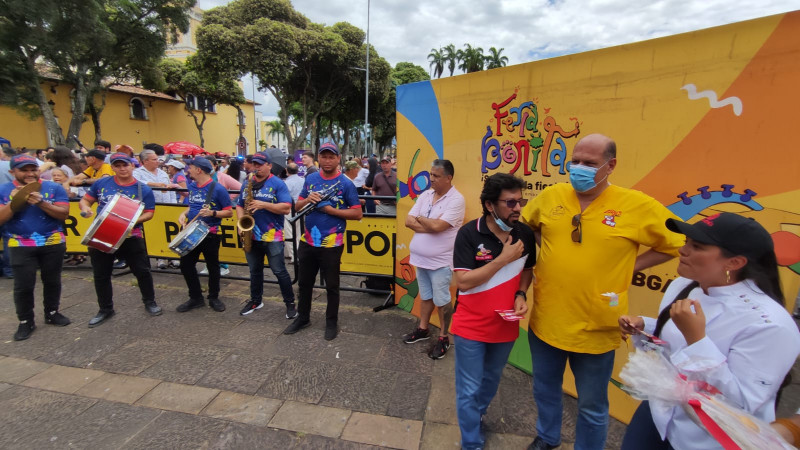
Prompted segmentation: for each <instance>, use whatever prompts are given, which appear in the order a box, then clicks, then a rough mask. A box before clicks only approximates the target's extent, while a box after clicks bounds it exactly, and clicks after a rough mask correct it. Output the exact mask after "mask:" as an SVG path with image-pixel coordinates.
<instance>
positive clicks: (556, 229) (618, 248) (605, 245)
mask: <svg viewBox="0 0 800 450" xmlns="http://www.w3.org/2000/svg"><path fill="white" fill-rule="evenodd" d="M579 213H581V208H580V204H579V203H578V197H577V195H576V194H575V191H574V190H573V189H572V186H571V185H570V184H569V183H559V184H556V185H553V186H550V187H548V188H546V189H545V190H544V191H542V193H540V194H539V195H538V196H537V197H535V198H534V199H533V200H532V201H531V202H529V203H528V205H527V206H526V207H525V208H524V209H523V210H522V220H523V221H525V222H526V223H527V224H528V225H529V226H530V227H531V228H533V229H534V230H535V231H539V232H540V233H541V249H540V251H539V258H538V260H537V262H536V266H535V267H534V274H535V281H534V285H533V292H534V300H533V309H532V311H531V315H530V328H531V330H532V331H533V333H534V334H536V336H537V337H539V339H541V340H543V341H544V342H546V343H548V344H550V345H551V346H553V347H557V348H560V349H562V350H566V351H573V352H580V353H592V354H599V353H605V352H608V351H610V350H613V349H615V348H617V347H618V346H619V343H620V334H619V326H618V324H617V319H618V318H619V316H621V315H623V314H627V312H628V287H629V286H630V284H631V279H632V277H633V266H634V262H635V261H636V256H637V255H638V253H639V246H640V245H641V246H645V247H650V248H652V249H654V250H656V251H658V252H661V253H667V254H670V255H673V256H677V255H678V249H679V248H680V247H681V246H682V245H683V243H684V241H685V238H684V236H683V235H681V234H677V233H673V232H671V231H669V230H667V228H666V226H665V225H664V222H665V221H666V220H667V219H668V218H671V217H672V218H675V215H673V214H672V213H671V212H670V211H669V210H668V209H667V208H666V207H664V206H663V205H662V204H661V203H659V202H657V201H656V200H655V199H653V198H651V197H649V196H647V195H646V194H644V193H642V192H639V191H635V190H632V189H625V188H621V187H618V186H613V185H611V186H609V187H608V188H606V190H605V191H603V193H602V194H600V196H599V197H597V198H596V199H595V200H594V201H593V202H592V203H591V204H590V205H589V206H588V207H587V208H586V210H585V211H583V213H582V214H581V226H582V229H583V240H582V242H581V243H576V242H572V238H571V234H572V230H574V229H575V227H573V226H572V218H573V217H574V216H575V215H576V214H579ZM604 293H613V294H616V297H615V296H610V297H609V296H604V295H602V294H604Z"/></svg>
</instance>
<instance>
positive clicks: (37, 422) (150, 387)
mask: <svg viewBox="0 0 800 450" xmlns="http://www.w3.org/2000/svg"><path fill="white" fill-rule="evenodd" d="M86 266H87V267H88V264H87V265H86ZM232 270H233V273H234V274H238V275H242V276H244V275H246V269H245V268H242V267H232ZM154 277H155V283H156V292H157V300H158V303H159V304H160V305H161V306H162V307H163V308H164V311H165V312H164V314H163V315H162V316H158V317H149V316H148V315H147V313H146V312H145V310H144V308H143V307H142V303H141V300H140V297H139V292H138V289H137V287H136V284H135V279H134V278H133V277H132V276H131V275H123V276H119V277H116V278H115V279H114V281H113V284H114V296H115V298H114V301H115V310H116V312H117V314H116V315H115V316H114V317H113V318H111V319H110V320H109V321H108V322H107V323H105V324H103V325H101V326H99V327H97V328H93V329H89V328H88V327H87V322H88V320H89V319H90V318H91V317H92V316H93V315H94V314H95V313H96V312H97V303H96V297H95V295H94V289H93V285H92V280H91V271H89V270H86V269H85V268H83V269H81V268H79V269H67V270H65V272H64V280H63V281H64V282H63V285H64V287H63V292H62V303H61V305H62V307H61V311H62V312H63V313H64V314H65V315H66V316H67V317H69V318H70V319H71V320H72V322H73V323H72V324H71V325H69V326H67V327H64V328H59V327H54V326H49V325H45V324H44V320H43V319H42V310H41V300H40V299H41V289H40V288H37V307H36V315H37V329H36V331H35V332H34V334H33V335H32V336H31V338H30V339H29V340H27V341H22V342H14V341H13V340H12V339H11V337H12V335H13V333H14V331H16V327H17V321H16V317H15V314H14V306H13V301H12V298H11V297H12V295H11V292H12V288H13V282H12V281H11V280H8V279H0V292H5V293H6V294H4V295H3V297H4V298H5V299H6V300H5V301H3V302H0V423H2V426H0V448H4V449H15V448H25V449H30V448H37V449H40V448H92V449H105V448H125V449H133V448H143V449H144V448H147V449H152V448H170V449H178V448H231V449H246V448H275V449H289V448H292V449H293V448H309V449H311V448H330V449H339V448H342V449H370V448H402V449H417V448H421V449H440V448H441V449H448V448H453V449H456V448H458V442H459V432H458V426H457V420H456V411H455V400H454V391H455V389H454V375H453V356H452V352H451V354H448V355H447V356H446V357H445V358H444V359H442V360H439V361H433V360H431V359H430V358H428V357H427V355H426V351H427V348H428V345H430V344H429V343H430V342H431V341H426V342H423V343H418V344H414V345H406V344H404V343H403V342H402V341H401V340H400V336H402V335H403V334H404V333H406V332H409V331H410V330H411V329H413V327H414V325H415V323H416V322H415V318H414V317H412V316H411V315H409V314H407V313H405V312H404V311H400V310H396V309H390V310H386V311H382V312H379V313H374V312H372V307H374V306H377V305H379V304H380V303H381V302H382V298H380V297H375V296H370V295H367V294H362V293H352V292H344V291H343V292H342V306H341V311H340V318H339V325H340V329H341V332H340V334H339V337H338V338H337V339H336V340H334V341H331V342H327V341H325V340H324V339H323V331H324V305H325V301H324V299H325V296H324V295H325V294H324V291H322V290H317V291H315V303H314V307H313V310H312V318H311V321H312V325H311V326H310V327H309V328H306V329H304V330H302V331H300V332H299V333H297V334H296V335H293V336H285V335H281V334H280V333H281V331H282V330H283V329H284V328H285V327H286V326H287V325H288V324H289V321H288V320H287V319H285V317H284V307H283V303H282V302H281V300H280V299H279V298H278V297H279V290H278V289H277V286H276V285H274V284H267V285H266V286H265V297H266V298H265V306H264V307H263V308H262V309H260V310H258V311H255V312H254V313H252V314H250V315H249V316H246V317H242V316H240V315H239V310H240V309H241V307H242V306H243V304H244V302H246V300H247V299H248V293H249V288H248V284H247V282H246V281H237V280H223V282H222V293H223V295H222V297H221V299H222V300H223V301H224V302H225V304H226V305H227V310H226V311H225V312H223V313H216V312H214V311H213V310H211V309H210V308H203V309H198V310H193V311H190V312H187V313H177V312H175V307H176V306H178V304H180V303H182V302H183V301H185V300H186V288H185V285H184V282H183V279H182V277H181V276H180V274H178V273H175V274H167V273H158V274H154ZM357 281H358V280H356V279H349V278H347V277H345V278H344V279H343V284H348V283H351V284H355V283H357ZM797 391H798V389H797V386H796V385H792V386H791V388H790V389H789V392H787V395H785V398H784V402H783V403H784V405H783V407H784V409H785V410H786V411H792V410H793V409H794V408H796V407H797V406H800V401H798V399H799V398H800V396H798V395H797ZM530 392H531V379H530V377H529V376H528V375H526V374H525V373H523V372H521V371H519V370H518V369H515V368H513V367H511V366H508V367H507V368H506V369H505V372H504V375H503V379H502V382H501V385H500V390H499V392H498V395H497V397H496V398H495V400H494V402H493V403H492V406H491V407H490V409H489V413H488V420H487V422H488V429H489V431H490V432H489V434H488V442H487V448H489V449H492V448H494V449H524V448H526V447H527V445H528V444H529V443H530V442H531V440H532V436H533V434H534V427H533V424H534V422H535V418H536V410H535V406H534V404H533V400H532V397H531V394H530ZM564 406H565V413H564V428H563V441H564V445H563V446H562V448H565V449H571V448H572V445H571V442H573V441H574V421H575V412H576V402H575V399H573V398H572V397H569V396H566V395H565V396H564ZM624 430H625V425H624V424H622V423H620V422H618V421H616V420H613V419H612V421H611V426H610V429H609V439H608V444H607V447H608V448H618V447H619V444H620V441H621V437H622V435H623V433H624Z"/></svg>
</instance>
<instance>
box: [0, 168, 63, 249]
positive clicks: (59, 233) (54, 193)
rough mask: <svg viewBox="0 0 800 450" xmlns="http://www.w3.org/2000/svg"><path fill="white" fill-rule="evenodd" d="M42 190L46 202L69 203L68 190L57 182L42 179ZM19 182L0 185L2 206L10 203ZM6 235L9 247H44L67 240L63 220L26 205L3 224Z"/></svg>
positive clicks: (61, 204)
mask: <svg viewBox="0 0 800 450" xmlns="http://www.w3.org/2000/svg"><path fill="white" fill-rule="evenodd" d="M41 183H42V188H41V189H40V190H39V192H40V193H41V194H42V198H43V199H44V201H46V202H49V203H52V204H55V205H59V206H69V197H67V192H66V191H64V188H63V187H61V185H60V184H58V183H53V182H52V181H42V182H41ZM21 186H22V185H20V184H19V183H17V182H16V181H12V182H11V183H5V184H3V185H2V186H0V205H6V204H8V203H9V202H11V199H12V198H13V196H12V195H11V191H13V190H14V189H16V188H18V187H21ZM3 236H4V237H7V238H8V246H9V247H43V246H45V245H55V244H60V243H62V242H66V240H65V239H64V222H62V221H60V220H58V219H56V218H54V217H51V216H49V215H48V214H47V213H45V212H44V211H42V208H39V207H38V206H35V205H26V206H25V207H24V208H23V209H22V210H21V211H18V212H16V213H14V215H13V216H12V217H11V219H10V220H9V221H8V222H6V223H5V224H4V225H3Z"/></svg>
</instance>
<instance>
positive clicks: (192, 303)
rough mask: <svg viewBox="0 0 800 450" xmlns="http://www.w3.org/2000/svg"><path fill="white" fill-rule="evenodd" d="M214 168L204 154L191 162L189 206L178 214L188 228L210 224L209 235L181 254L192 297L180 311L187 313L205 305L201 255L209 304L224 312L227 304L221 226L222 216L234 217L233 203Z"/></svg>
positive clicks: (182, 265)
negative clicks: (223, 293) (222, 279)
mask: <svg viewBox="0 0 800 450" xmlns="http://www.w3.org/2000/svg"><path fill="white" fill-rule="evenodd" d="M212 170H214V168H213V166H212V165H211V162H209V161H208V160H207V159H205V158H203V157H202V156H200V157H197V158H194V159H192V160H191V161H189V162H188V167H187V171H188V173H189V175H190V176H191V177H192V180H193V181H192V182H191V183H189V186H188V187H189V208H187V209H186V211H184V212H182V213H181V215H180V216H179V217H178V223H180V225H181V226H183V227H185V226H186V225H187V223H188V222H190V221H191V220H193V219H195V218H197V220H199V221H202V222H204V223H205V224H206V225H208V227H209V230H208V235H206V237H205V238H203V240H202V241H200V243H199V244H198V245H197V246H196V247H195V248H194V249H192V251H190V252H189V253H187V254H186V255H184V256H181V273H182V274H183V279H184V280H185V281H186V286H187V287H188V288H189V300H187V301H186V302H184V303H182V304H180V305H178V308H177V311H178V312H187V311H190V310H192V309H194V308H200V307H202V306H205V300H204V299H203V291H202V289H201V287H200V278H199V277H198V275H197V268H196V267H195V265H196V264H197V261H198V259H199V258H200V254H201V253H202V254H203V258H205V260H206V267H207V268H208V303H209V306H211V308H213V309H214V311H217V312H222V311H225V304H224V303H222V301H220V299H219V280H220V273H219V272H220V268H219V244H220V236H219V234H218V233H219V227H220V224H221V223H222V220H221V219H224V218H226V217H232V216H233V209H232V208H233V205H232V204H231V199H230V197H229V196H228V191H227V190H226V189H225V188H224V187H222V185H220V184H218V183H216V182H215V181H214V180H212V179H211V171H212Z"/></svg>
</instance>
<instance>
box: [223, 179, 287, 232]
mask: <svg viewBox="0 0 800 450" xmlns="http://www.w3.org/2000/svg"><path fill="white" fill-rule="evenodd" d="M250 183H251V180H249V179H248V180H247V181H245V182H244V184H243V185H242V192H241V194H240V195H239V199H238V201H237V202H236V203H237V205H238V206H239V207H242V208H244V197H245V195H246V192H247V189H248V185H249V184H250ZM253 200H258V201H260V202H267V203H288V204H291V203H292V196H291V194H289V188H287V187H286V183H284V182H283V180H281V179H280V178H278V177H276V176H274V175H272V174H270V176H269V178H267V179H266V180H265V181H264V184H263V185H262V186H261V188H260V189H258V190H255V189H254V190H253ZM253 220H254V221H255V226H254V227H253V239H254V240H256V241H262V242H282V241H283V215H282V214H275V213H274V212H270V211H267V210H266V209H259V210H257V211H256V212H255V213H254V214H253Z"/></svg>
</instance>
